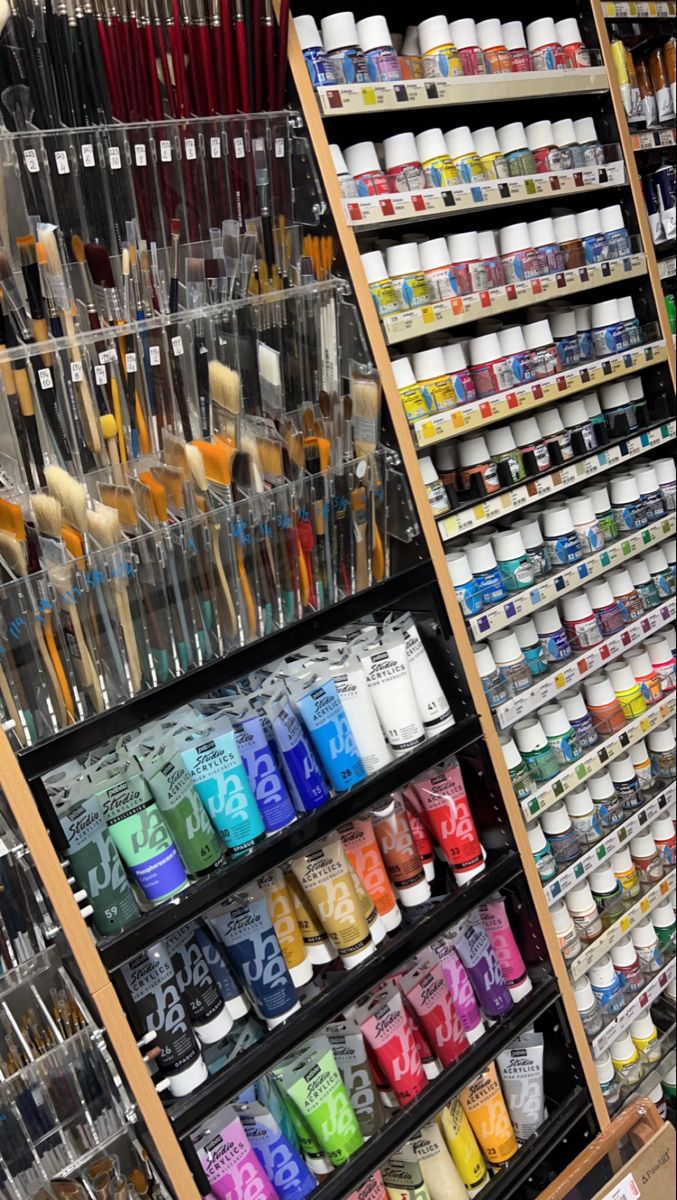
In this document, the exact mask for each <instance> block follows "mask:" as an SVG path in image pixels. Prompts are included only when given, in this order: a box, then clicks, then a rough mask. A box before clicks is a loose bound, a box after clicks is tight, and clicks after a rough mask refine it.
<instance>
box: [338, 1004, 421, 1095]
mask: <svg viewBox="0 0 677 1200" xmlns="http://www.w3.org/2000/svg"><path fill="white" fill-rule="evenodd" d="M355 1019H356V1020H357V1021H358V1023H359V1026H360V1029H361V1030H362V1033H363V1034H364V1038H365V1041H366V1042H367V1044H368V1045H369V1047H370V1049H371V1051H372V1054H373V1055H374V1058H375V1059H376V1061H377V1063H378V1065H379V1068H380V1070H381V1071H382V1072H383V1075H384V1076H385V1078H386V1079H387V1080H388V1083H389V1084H390V1086H391V1088H392V1090H393V1092H394V1093H395V1095H396V1097H397V1099H398V1101H399V1103H400V1105H401V1106H402V1108H406V1106H407V1105H408V1104H411V1102H412V1100H414V1099H415V1098H416V1096H418V1095H420V1093H421V1092H422V1091H424V1090H425V1088H426V1086H427V1080H426V1075H425V1071H424V1070H423V1063H422V1062H421V1055H420V1053H419V1051H418V1048H417V1046H416V1042H415V1040H414V1031H413V1029H412V1024H411V1021H410V1020H409V1017H408V1016H407V1014H406V1012H405V1009H404V1003H403V1001H402V997H401V996H400V994H399V992H396V993H395V994H394V995H392V996H390V997H388V999H386V1000H385V1001H384V1000H383V997H382V996H376V997H375V998H374V999H373V1000H372V1001H368V1002H367V1004H365V1005H358V1006H357V1008H356V1010H355Z"/></svg>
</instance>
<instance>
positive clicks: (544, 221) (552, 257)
mask: <svg viewBox="0 0 677 1200" xmlns="http://www.w3.org/2000/svg"><path fill="white" fill-rule="evenodd" d="M529 237H530V238H531V243H532V245H533V247H534V250H537V251H538V253H539V254H540V256H541V260H542V263H543V267H544V273H545V274H546V275H554V274H556V273H557V272H559V271H563V270H564V269H565V258H564V252H563V250H562V247H561V246H560V245H559V243H558V241H557V236H556V234H555V223H554V221H553V220H552V218H551V217H543V218H541V220H539V221H529Z"/></svg>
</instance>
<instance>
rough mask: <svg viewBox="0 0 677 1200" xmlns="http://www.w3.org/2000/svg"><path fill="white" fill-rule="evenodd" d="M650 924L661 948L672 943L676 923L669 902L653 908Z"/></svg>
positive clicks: (676, 930)
mask: <svg viewBox="0 0 677 1200" xmlns="http://www.w3.org/2000/svg"><path fill="white" fill-rule="evenodd" d="M673 865H674V861H673ZM651 924H652V925H653V927H654V929H655V930H656V936H657V937H658V942H659V945H660V946H661V948H663V947H665V946H669V945H670V943H671V942H673V941H674V939H675V932H677V922H676V921H675V910H674V907H673V905H672V904H671V903H670V902H669V901H666V902H665V903H664V904H659V905H658V906H657V908H654V910H653V912H652V913H651Z"/></svg>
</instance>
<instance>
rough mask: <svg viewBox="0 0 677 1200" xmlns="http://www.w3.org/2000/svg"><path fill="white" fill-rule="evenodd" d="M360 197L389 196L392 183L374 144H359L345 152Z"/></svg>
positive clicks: (349, 147) (347, 148)
mask: <svg viewBox="0 0 677 1200" xmlns="http://www.w3.org/2000/svg"><path fill="white" fill-rule="evenodd" d="M343 157H344V158H345V161H346V164H347V167H348V170H349V172H350V174H351V175H352V177H353V179H354V180H355V183H356V184H357V191H358V195H360V196H387V195H388V194H389V192H390V191H391V187H390V181H389V180H388V178H387V176H386V175H385V174H384V172H383V169H382V167H381V164H380V162H379V160H378V155H377V153H376V147H375V146H374V143H373V142H357V143H356V144H355V145H354V146H347V147H346V149H345V150H344V152H343Z"/></svg>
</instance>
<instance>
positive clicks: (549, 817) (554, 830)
mask: <svg viewBox="0 0 677 1200" xmlns="http://www.w3.org/2000/svg"><path fill="white" fill-rule="evenodd" d="M541 825H542V826H543V831H544V833H546V834H547V836H548V837H550V836H553V835H557V834H558V833H567V832H568V831H569V830H570V829H571V817H570V816H569V814H568V812H567V810H566V805H565V804H563V803H562V801H561V800H560V802H559V804H553V806H552V808H549V809H547V810H546V812H544V813H543V814H542V815H541Z"/></svg>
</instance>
